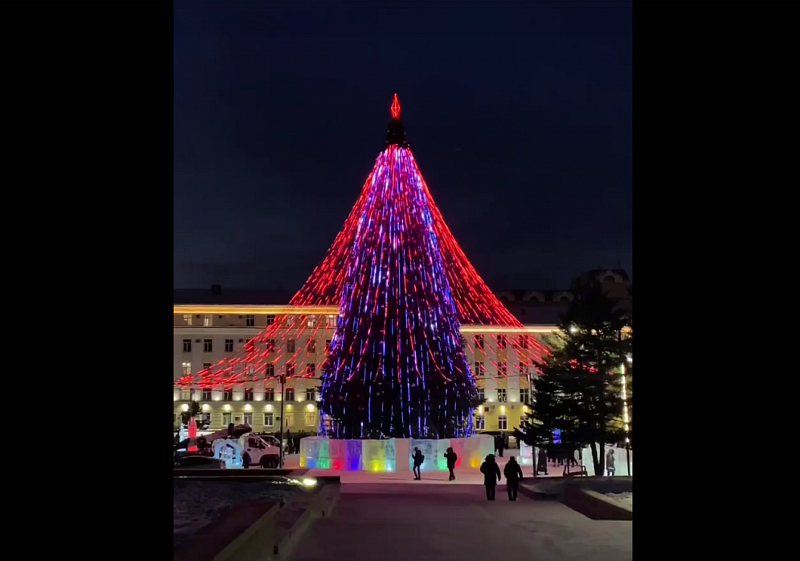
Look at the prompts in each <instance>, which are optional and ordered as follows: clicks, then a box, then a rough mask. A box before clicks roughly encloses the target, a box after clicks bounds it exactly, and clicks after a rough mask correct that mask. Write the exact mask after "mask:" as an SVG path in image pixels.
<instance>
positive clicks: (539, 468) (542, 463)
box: [536, 448, 547, 475]
mask: <svg viewBox="0 0 800 561" xmlns="http://www.w3.org/2000/svg"><path fill="white" fill-rule="evenodd" d="M542 472H544V474H545V475H547V452H546V451H545V449H544V448H539V459H538V463H537V464H536V473H542Z"/></svg>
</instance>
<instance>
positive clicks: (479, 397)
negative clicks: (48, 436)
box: [478, 388, 486, 401]
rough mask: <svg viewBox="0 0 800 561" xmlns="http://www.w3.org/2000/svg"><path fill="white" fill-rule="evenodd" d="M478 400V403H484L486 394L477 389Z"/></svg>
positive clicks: (481, 389)
mask: <svg viewBox="0 0 800 561" xmlns="http://www.w3.org/2000/svg"><path fill="white" fill-rule="evenodd" d="M478 399H479V400H480V401H486V393H485V392H484V390H483V388H478Z"/></svg>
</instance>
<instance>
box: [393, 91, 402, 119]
mask: <svg viewBox="0 0 800 561" xmlns="http://www.w3.org/2000/svg"><path fill="white" fill-rule="evenodd" d="M399 118H400V101H398V99H397V94H394V101H393V102H392V119H399Z"/></svg>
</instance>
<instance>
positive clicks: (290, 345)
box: [286, 339, 294, 353]
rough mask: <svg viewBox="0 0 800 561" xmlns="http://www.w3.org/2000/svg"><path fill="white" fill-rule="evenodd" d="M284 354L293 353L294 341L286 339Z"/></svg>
mask: <svg viewBox="0 0 800 561" xmlns="http://www.w3.org/2000/svg"><path fill="white" fill-rule="evenodd" d="M286 352H287V353H293V352H294V339H288V340H287V341H286Z"/></svg>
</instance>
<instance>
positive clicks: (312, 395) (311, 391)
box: [306, 388, 317, 401]
mask: <svg viewBox="0 0 800 561" xmlns="http://www.w3.org/2000/svg"><path fill="white" fill-rule="evenodd" d="M316 394H317V390H316V388H306V401H314V399H316V397H317V395H316Z"/></svg>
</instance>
